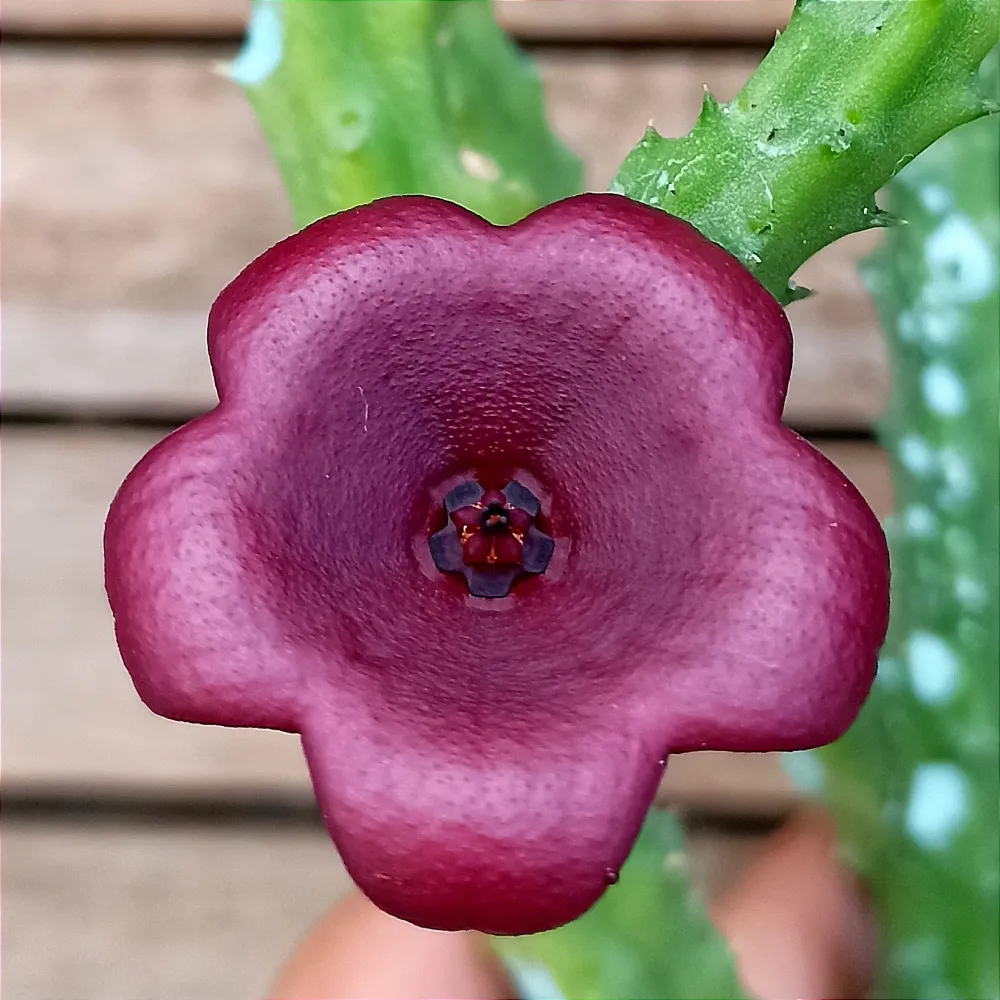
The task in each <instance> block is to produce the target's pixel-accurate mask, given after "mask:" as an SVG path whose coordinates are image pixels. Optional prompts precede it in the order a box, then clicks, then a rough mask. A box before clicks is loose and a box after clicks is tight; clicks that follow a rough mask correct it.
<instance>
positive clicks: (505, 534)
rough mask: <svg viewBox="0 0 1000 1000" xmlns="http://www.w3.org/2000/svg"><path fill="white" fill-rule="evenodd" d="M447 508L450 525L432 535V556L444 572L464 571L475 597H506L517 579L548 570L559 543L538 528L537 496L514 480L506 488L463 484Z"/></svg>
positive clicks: (446, 503)
mask: <svg viewBox="0 0 1000 1000" xmlns="http://www.w3.org/2000/svg"><path fill="white" fill-rule="evenodd" d="M444 510H445V516H446V517H447V520H448V523H447V524H446V525H445V526H444V527H443V528H441V529H440V531H436V532H434V534H433V535H431V538H430V547H431V556H432V558H433V559H434V565H435V566H437V568H438V569H439V570H441V572H442V573H461V574H462V575H463V576H464V577H465V583H466V586H468V588H469V593H470V594H471V595H472V596H473V597H484V598H498V597H506V596H507V595H508V594H509V593H510V589H511V587H512V586H513V585H514V582H515V581H516V580H517V579H518V578H519V577H521V576H526V575H535V574H538V573H544V572H545V570H546V568H547V567H548V565H549V560H550V559H551V558H552V552H553V550H554V549H555V542H554V541H553V540H552V538H550V537H549V536H548V535H546V534H545V533H544V532H543V531H541V530H540V528H539V527H538V526H537V525H536V524H535V519H536V518H537V517H538V514H539V513H540V511H541V504H540V503H539V502H538V498H537V497H536V496H535V495H534V493H532V492H531V490H529V489H528V488H527V487H526V486H522V485H521V484H520V483H519V482H517V481H516V480H512V481H511V482H509V483H507V485H506V486H505V487H504V488H503V489H502V490H484V489H483V488H482V486H480V485H479V483H477V482H474V481H471V482H468V483H463V484H462V485H461V486H456V487H455V488H454V489H453V490H452V491H451V492H450V493H449V494H448V495H447V496H446V497H445V498H444Z"/></svg>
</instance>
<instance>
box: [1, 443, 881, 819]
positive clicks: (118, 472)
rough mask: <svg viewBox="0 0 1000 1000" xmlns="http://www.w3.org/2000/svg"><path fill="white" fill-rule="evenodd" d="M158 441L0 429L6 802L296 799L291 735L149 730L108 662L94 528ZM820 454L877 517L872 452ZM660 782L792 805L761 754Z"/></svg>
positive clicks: (709, 762) (708, 800)
mask: <svg viewBox="0 0 1000 1000" xmlns="http://www.w3.org/2000/svg"><path fill="white" fill-rule="evenodd" d="M158 437H159V435H158V434H156V433H153V432H150V431H139V430H132V431H125V430H122V431H98V430H77V431H73V430H71V429H60V430H53V429H49V428H31V427H16V426H11V427H8V428H7V429H6V430H5V442H4V445H5V455H4V476H5V483H4V504H5V511H4V527H5V538H4V541H5V552H4V563H3V590H4V597H5V608H4V611H5V620H4V627H5V634H4V658H5V662H4V667H5V679H4V697H5V700H6V705H5V714H4V732H3V751H4V782H5V794H6V795H7V796H8V797H11V796H17V795H18V794H30V795H38V794H43V793H44V794H48V793H59V792H69V793H73V794H76V795H89V794H93V795H101V794H109V793H114V794H123V793H125V794H127V793H129V792H130V791H140V792H142V793H143V794H146V795H148V794H156V793H161V794H169V795H171V796H178V795H180V796H184V795H189V796H195V797H198V796H218V797H223V798H225V797H231V798H237V799H240V800H245V799H246V798H248V797H253V796H258V795H279V796H281V797H284V798H288V797H289V796H291V797H292V798H293V799H294V798H296V797H298V798H300V799H301V800H302V801H308V800H309V798H310V795H311V792H310V786H309V782H308V778H307V775H306V770H305V767H304V765H303V762H302V758H301V755H300V752H299V747H298V741H297V739H296V738H295V737H293V736H289V735H286V734H281V733H270V732H260V731H252V730H235V729H221V728H215V727H209V726H191V725H185V724H182V723H176V722H169V721H167V720H165V719H161V718H159V717H157V716H154V715H152V714H151V713H150V712H148V711H147V710H146V708H145V707H144V706H143V705H142V704H141V703H140V702H139V699H138V698H137V696H136V694H135V692H134V690H133V689H132V685H131V683H130V681H129V679H128V675H127V674H126V672H125V669H124V667H123V666H122V665H121V661H120V660H119V657H118V653H117V649H116V647H115V644H114V638H113V634H112V624H111V616H110V612H109V611H108V608H107V605H106V602H105V598H104V593H103V589H102V577H103V571H102V550H101V536H102V527H103V520H104V516H105V514H106V511H107V507H108V505H109V503H110V501H111V498H112V496H113V494H114V491H115V490H116V489H117V487H118V485H119V483H120V482H121V480H122V479H123V478H124V476H125V475H126V474H127V472H128V471H129V470H130V468H131V467H132V466H133V465H134V463H135V462H136V461H137V460H138V459H139V458H140V457H141V455H142V454H143V453H144V452H145V451H146V450H148V448H149V447H150V446H151V445H152V444H153V443H154V442H155V441H156V440H157V438H158ZM825 450H826V451H827V452H828V454H830V457H831V458H832V459H833V460H834V461H836V462H837V463H838V464H839V465H840V466H841V468H843V469H844V470H845V472H846V473H847V475H849V476H850V477H851V478H852V479H853V480H854V481H855V482H856V483H857V484H858V485H859V487H860V488H861V490H862V491H863V492H864V493H865V494H866V496H867V497H868V499H869V502H870V503H872V505H873V506H874V507H875V509H876V511H878V512H879V513H880V514H885V513H886V511H887V510H888V508H889V504H890V502H891V501H890V496H889V480H888V470H887V465H886V462H885V459H884V456H883V455H882V453H881V452H880V451H879V450H878V449H877V448H875V447H874V446H871V445H858V444H843V445H837V444H834V445H832V446H825ZM668 772H669V776H668V779H667V783H666V786H665V794H666V796H667V797H668V798H669V799H672V800H673V801H676V802H678V803H680V804H683V805H684V806H685V807H688V808H691V809H695V810H711V811H733V812H740V813H754V812H761V813H765V814H774V813H778V812H781V811H783V810H784V809H785V808H787V806H788V805H789V804H790V802H791V801H792V799H793V796H792V793H791V789H790V786H789V784H788V782H787V781H786V780H785V778H784V776H783V774H782V772H781V768H780V765H779V763H778V762H777V761H776V760H775V759H774V758H772V757H768V756H766V755H763V756H761V755H727V754H711V753H710V754H691V755H687V756H681V757H677V758H676V759H675V760H674V761H673V762H672V763H671V766H670V768H669V769H668Z"/></svg>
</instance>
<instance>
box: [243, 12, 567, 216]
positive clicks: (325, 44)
mask: <svg viewBox="0 0 1000 1000" xmlns="http://www.w3.org/2000/svg"><path fill="white" fill-rule="evenodd" d="M231 74H232V76H233V78H234V79H235V80H236V81H237V82H239V83H241V84H242V85H243V87H244V89H245V91H246V94H247V96H248V97H249V99H250V102H251V103H252V104H253V107H254V109H255V111H256V112H257V117H258V119H259V120H260V123H261V126H262V128H263V130H264V134H265V135H266V137H267V140H268V142H269V144H270V146H271V150H272V152H273V154H274V157H275V159H276V160H277V163H278V167H279V169H280V170H281V174H282V178H283V179H284V182H285V187H286V189H287V190H288V194H289V197H290V198H291V201H292V207H293V209H294V211H295V221H296V223H297V224H298V225H299V226H305V225H306V224H308V223H310V222H313V221H315V220H316V219H318V218H321V217H322V216H325V215H331V214H333V213H334V212H339V211H342V210H344V209H347V208H352V207H353V206H355V205H360V204H364V203H366V202H369V201H372V200H373V199H375V198H381V197H385V196H387V195H393V194H429V195H437V196H439V197H442V198H448V199H450V200H452V201H457V202H458V203H459V204H462V205H464V206H465V207H467V208H470V209H472V210H473V211H474V212H478V213H479V214H480V215H482V216H484V217H485V218H487V219H490V220H491V221H492V222H496V223H510V222H514V221H516V220H517V219H519V218H522V217H523V216H525V215H527V214H528V213H529V212H531V211H533V210H534V209H536V208H538V207H539V206H541V205H544V204H547V203H549V202H551V201H556V200H558V199H559V198H563V197H566V196H568V195H571V194H575V193H576V192H577V191H579V189H580V185H581V184H582V169H581V166H580V162H579V160H578V159H577V158H576V157H575V156H573V154H572V153H570V152H569V151H568V150H567V149H566V148H565V147H563V146H562V145H561V144H560V143H559V142H558V141H557V140H556V139H555V138H554V137H553V136H552V134H551V132H550V131H549V128H548V125H547V123H546V120H545V112H544V107H543V103H542V89H541V83H540V82H539V79H538V76H537V72H536V71H535V69H534V67H533V66H532V64H531V63H530V62H529V61H528V60H526V59H525V58H524V57H522V56H521V55H520V53H519V52H518V51H517V49H516V48H515V47H514V46H513V44H512V43H511V42H510V40H509V39H508V38H507V36H506V35H505V34H504V33H503V32H502V31H501V30H500V29H499V28H498V27H497V25H496V24H495V23H494V21H493V19H492V16H491V13H490V8H489V4H488V3H487V2H486V0H448V2H441V0H438V2H435V0H395V2H388V0H386V2H374V0H257V2H256V4H255V7H254V15H253V19H252V21H251V24H250V31H249V34H248V38H247V44H246V46H245V47H244V49H243V52H242V53H241V55H240V57H239V58H238V59H237V60H236V62H235V63H234V64H233V66H232V67H231Z"/></svg>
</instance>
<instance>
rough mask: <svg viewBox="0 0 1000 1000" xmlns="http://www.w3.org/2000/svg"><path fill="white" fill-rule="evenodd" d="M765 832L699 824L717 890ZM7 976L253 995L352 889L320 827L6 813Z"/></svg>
mask: <svg viewBox="0 0 1000 1000" xmlns="http://www.w3.org/2000/svg"><path fill="white" fill-rule="evenodd" d="M762 842H763V839H762V837H761V836H760V835H759V834H751V833H738V832H721V831H718V830H712V829H710V828H707V829H706V828H698V829H695V830H692V831H691V833H690V834H689V837H688V851H687V854H688V864H689V869H690V871H691V875H692V879H693V880H694V882H695V884H696V885H700V886H702V887H704V889H705V891H706V892H707V894H708V895H709V897H714V896H716V895H717V894H718V893H719V892H720V891H722V890H724V889H725V888H727V887H728V886H729V885H731V884H732V883H733V881H734V880H735V879H736V878H737V877H738V876H739V874H740V873H741V872H742V871H743V869H744V868H745V866H746V865H747V863H748V862H749V861H750V860H751V859H752V857H753V856H754V854H755V853H756V852H757V851H758V850H759V849H760V846H761V844H762ZM3 860H4V970H3V971H4V988H5V991H6V992H7V994H8V995H9V996H10V997H18V998H23V1000H51V998H63V997H65V998H72V1000H143V998H154V997H155V998H172V1000H173V998H177V1000H246V998H248V997H260V996H263V995H264V992H265V990H266V989H267V986H268V984H269V983H270V982H272V981H273V980H274V978H275V974H276V972H277V970H278V968H279V966H280V964H281V963H283V962H284V961H285V959H286V958H287V957H288V955H289V954H290V953H291V951H292V948H293V946H294V945H295V944H296V943H297V942H298V941H299V940H300V939H301V938H302V936H303V935H304V934H305V932H306V930H307V929H308V928H309V927H310V926H311V925H312V924H313V923H314V922H315V921H316V920H317V919H318V918H319V916H320V915H321V914H322V913H323V911H324V910H325V909H326V908H327V907H328V906H329V905H330V904H332V903H333V902H334V901H335V900H337V899H338V898H340V897H341V896H342V895H344V894H345V893H346V892H347V891H349V890H350V885H351V884H350V881H349V879H348V877H347V875H346V873H345V872H344V870H343V868H342V866H341V864H340V862H339V860H338V858H337V855H336V852H335V850H334V848H333V846H332V845H331V844H330V841H329V840H328V839H327V837H326V834H325V833H324V832H323V831H322V830H319V829H308V830H306V829H288V828H274V829H270V830H268V829H266V828H261V827H260V826H256V825H255V826H251V827H246V828H244V829H234V828H231V827H213V826H209V825H206V826H178V825H172V824H169V823H168V824H159V825H157V826H155V827H153V826H149V825H138V824H131V825H129V824H123V823H115V824H107V823H98V824H94V823H87V824H85V823H76V824H72V825H71V824H68V823H64V822H57V823H51V822H50V823H45V824H39V823H35V822H25V821H23V820H17V819H8V818H5V821H4V859H3Z"/></svg>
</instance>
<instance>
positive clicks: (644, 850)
mask: <svg viewBox="0 0 1000 1000" xmlns="http://www.w3.org/2000/svg"><path fill="white" fill-rule="evenodd" d="M494 943H495V945H496V947H497V949H498V950H499V952H500V954H501V956H502V957H503V958H504V960H505V961H506V962H507V963H508V964H509V966H510V967H511V969H512V971H513V974H514V976H515V978H516V979H517V981H518V983H519V985H520V986H521V987H522V996H523V997H525V998H526V1000H542V998H545V1000H552V998H553V996H554V994H553V992H552V989H551V986H550V985H549V984H551V985H554V986H555V987H557V988H558V991H559V993H560V994H561V995H562V996H564V997H571V998H572V1000H619V998H621V1000H626V998H628V1000H662V998H665V997H670V998H675V1000H707V998H715V1000H730V998H738V997H743V996H744V995H745V994H744V993H743V992H742V988H741V987H740V985H739V983H738V981H737V979H736V974H735V972H734V968H733V960H732V956H731V955H730V953H729V949H728V946H727V945H726V943H725V941H724V939H723V938H722V937H721V936H720V935H719V934H718V932H717V931H716V930H715V927H714V925H713V924H712V923H711V921H710V920H709V919H708V915H707V914H706V912H705V908H704V905H703V904H702V901H701V899H700V898H699V897H698V896H697V895H696V894H695V893H694V892H693V891H692V889H691V888H690V885H689V883H688V877H687V865H686V861H685V854H684V836H683V833H682V831H681V829H680V824H679V823H678V821H677V819H676V817H675V816H673V815H672V814H671V813H667V812H661V811H659V810H653V811H651V812H650V814H649V816H648V817H647V819H646V823H645V825H644V826H643V829H642V832H641V833H640V834H639V839H638V841H637V842H636V845H635V847H634V848H633V850H632V853H631V855H630V856H629V858H628V861H626V863H625V865H624V866H623V867H622V870H621V877H620V880H619V882H618V884H617V885H613V886H611V887H610V888H609V889H608V891H607V892H606V893H605V894H604V896H603V897H602V898H601V899H600V901H599V902H598V903H597V904H596V905H595V906H594V907H593V908H592V909H591V910H590V911H589V912H588V913H585V914H584V915H583V916H582V917H580V918H579V919H578V920H575V921H574V922H573V923H571V924H567V925H566V926H565V927H560V928H558V929H557V930H554V931H548V932H546V933H544V934H534V935H531V936H528V937H521V938H495V939H494Z"/></svg>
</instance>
